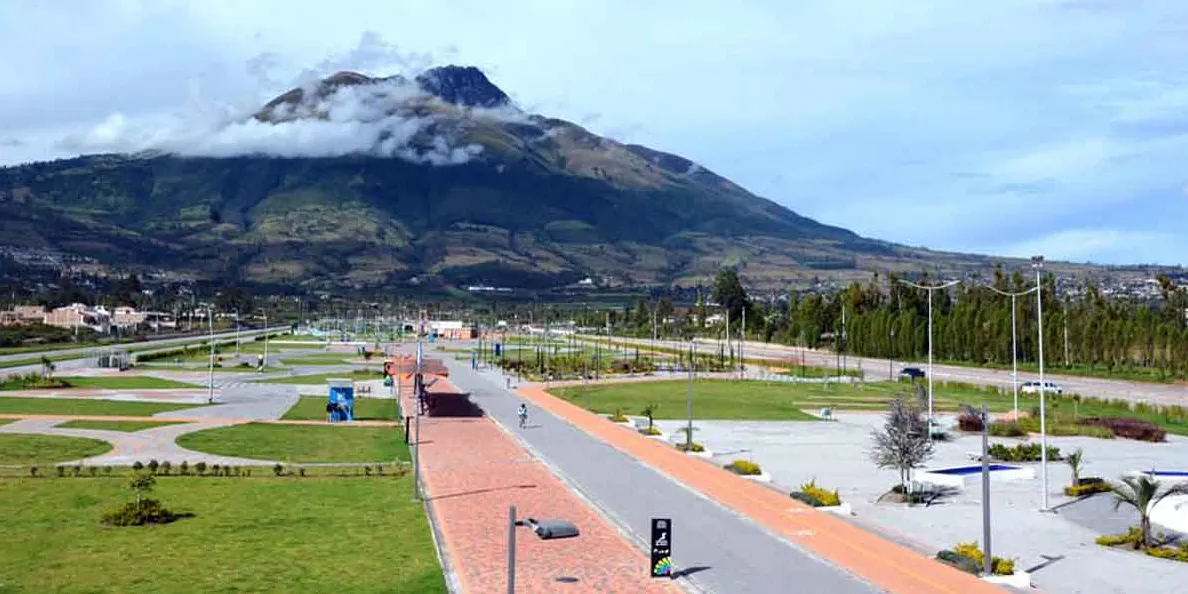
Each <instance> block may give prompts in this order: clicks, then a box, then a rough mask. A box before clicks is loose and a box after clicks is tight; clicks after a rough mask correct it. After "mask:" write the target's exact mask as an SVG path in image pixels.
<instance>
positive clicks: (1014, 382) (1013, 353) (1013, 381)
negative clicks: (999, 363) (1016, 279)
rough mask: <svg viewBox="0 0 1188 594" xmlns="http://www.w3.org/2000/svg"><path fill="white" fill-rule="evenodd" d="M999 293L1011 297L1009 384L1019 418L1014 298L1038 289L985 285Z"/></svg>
mask: <svg viewBox="0 0 1188 594" xmlns="http://www.w3.org/2000/svg"><path fill="white" fill-rule="evenodd" d="M986 288H987V289H990V290H991V291H994V292H995V293H998V294H999V295H1006V296H1007V297H1010V298H1011V384H1012V385H1013V387H1014V391H1015V420H1016V421H1017V420H1019V347H1018V342H1019V341H1018V325H1017V324H1016V323H1015V298H1016V297H1022V296H1024V295H1027V294H1028V293H1031V292H1032V291H1036V290H1038V289H1039V285H1038V284H1037V285H1036V286H1034V287H1032V288H1030V289H1027V290H1026V291H1022V292H1019V293H1008V292H1006V291H1000V290H998V289H996V288H994V287H986Z"/></svg>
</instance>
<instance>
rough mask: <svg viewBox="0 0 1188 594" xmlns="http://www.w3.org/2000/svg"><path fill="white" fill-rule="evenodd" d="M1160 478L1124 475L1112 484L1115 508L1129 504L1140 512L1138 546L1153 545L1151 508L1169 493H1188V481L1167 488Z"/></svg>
mask: <svg viewBox="0 0 1188 594" xmlns="http://www.w3.org/2000/svg"><path fill="white" fill-rule="evenodd" d="M1161 486H1162V485H1161V484H1160V482H1159V480H1158V479H1154V478H1151V477H1149V476H1147V475H1143V474H1141V475H1138V476H1124V477H1122V482H1121V483H1117V484H1113V485H1110V487H1111V488H1113V493H1114V509H1115V510H1117V509H1118V508H1120V507H1122V506H1123V505H1129V506H1130V507H1133V508H1134V509H1135V511H1137V512H1138V514H1139V542H1137V543H1135V544H1136V545H1137V546H1136V548H1140V547H1141V548H1144V549H1145V548H1148V547H1150V546H1151V508H1153V507H1155V506H1156V505H1157V504H1158V503H1159V502H1160V501H1163V499H1164V498H1165V497H1167V496H1168V495H1183V494H1188V483H1180V484H1177V485H1174V486H1172V487H1168V488H1167V489H1163V488H1161Z"/></svg>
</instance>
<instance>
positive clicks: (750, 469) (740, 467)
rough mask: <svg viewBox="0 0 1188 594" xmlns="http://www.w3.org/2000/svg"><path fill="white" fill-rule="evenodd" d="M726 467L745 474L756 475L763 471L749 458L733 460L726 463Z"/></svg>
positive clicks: (736, 472)
mask: <svg viewBox="0 0 1188 594" xmlns="http://www.w3.org/2000/svg"><path fill="white" fill-rule="evenodd" d="M726 469H727V470H730V471H731V472H733V473H735V474H742V475H747V476H756V475H759V474H762V473H763V469H761V468H759V465H758V464H755V463H754V462H751V461H750V460H735V461H734V462H731V463H730V464H727V465H726Z"/></svg>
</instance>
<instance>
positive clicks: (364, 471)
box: [363, 465, 371, 476]
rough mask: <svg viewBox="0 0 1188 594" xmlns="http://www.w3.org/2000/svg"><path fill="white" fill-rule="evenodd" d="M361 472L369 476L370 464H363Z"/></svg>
mask: <svg viewBox="0 0 1188 594" xmlns="http://www.w3.org/2000/svg"><path fill="white" fill-rule="evenodd" d="M363 474H365V475H367V476H371V466H369V465H368V466H364V467H363Z"/></svg>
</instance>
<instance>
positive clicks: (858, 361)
mask: <svg viewBox="0 0 1188 594" xmlns="http://www.w3.org/2000/svg"><path fill="white" fill-rule="evenodd" d="M612 340H615V341H616V342H623V343H632V344H635V343H638V344H641V345H644V344H651V341H647V340H644V341H639V340H638V339H614V338H612ZM723 342H724V341H720V340H706V339H699V340H698V341H697V345H698V348H699V349H702V350H704V351H706V352H709V351H714V352H716V351H717V348H718V346H717V345H718V344H721V343H723ZM655 344H657V345H658V346H662V347H665V348H681V349H685V348H688V343H685V342H677V341H664V340H660V341H657V342H656V343H655ZM736 344H737V342H736ZM743 351H744V353H743V354H744V356H745V357H746V358H748V359H772V360H779V361H783V362H799V361H801V360H802V358H803V360H804V362H805V364H807V365H814V366H823V367H834V366H836V365H837V364H838V357H837V355H836V354H835V353H833V352H831V351H818V350H813V349H805V348H799V347H791V346H784V345H772V344H765V343H762V342H752V341H748V342H746V343H745V345H744V347H743ZM844 361H845V367H846V368H847V369H861V370H862V371H863V374H864V375H865V376H866V377H867V378H868V379H872V380H873V379H887V378H888V375H889V373H895V374H898V373H899V370H900V369H902V368H903V367H907V366H912V367H919V368H920V369H927V361H923V362H921V361H902V360H894V361H890V360H887V359H876V358H871V357H853V356H848V357H846V358H845V359H844ZM932 377H933V379H934V380H936V381H954V382H967V383H971V384H977V385H984V386H999V387H1003V388H1010V387H1011V372H1010V370H1009V369H1008V370H1000V369H983V368H978V367H962V366H958V365H935V364H934V365H933V366H932ZM1038 379H1039V374H1037V373H1028V372H1022V371H1020V372H1019V383H1020V384H1022V383H1023V382H1026V381H1035V380H1038ZM1044 380H1045V381H1052V382H1055V383H1056V384H1057V385H1059V386H1060V387H1062V388H1063V389H1064V391H1065V392H1067V393H1075V394H1080V395H1082V396H1089V397H1094V398H1120V399H1124V400H1132V401H1136V402H1143V401H1145V402H1152V403H1159V404H1180V405H1188V386H1185V385H1177V384H1162V383H1154V382H1133V381H1126V380H1112V379H1098V378H1088V377H1079V376H1070V375H1058V374H1056V375H1054V374H1049V373H1045V374H1044ZM1020 397H1021V398H1023V397H1024V396H1023V394H1022V393H1020ZM1031 398H1036V396H1031Z"/></svg>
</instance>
